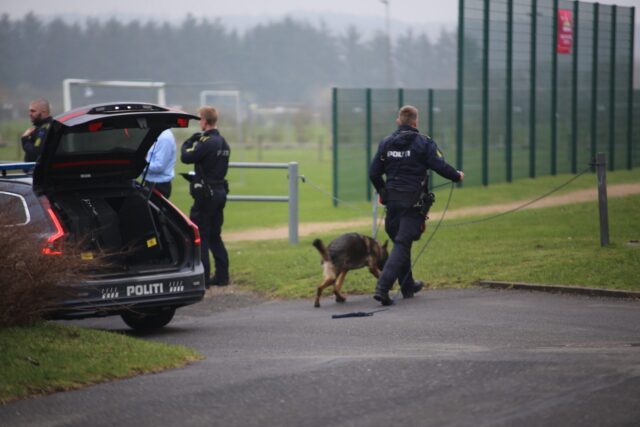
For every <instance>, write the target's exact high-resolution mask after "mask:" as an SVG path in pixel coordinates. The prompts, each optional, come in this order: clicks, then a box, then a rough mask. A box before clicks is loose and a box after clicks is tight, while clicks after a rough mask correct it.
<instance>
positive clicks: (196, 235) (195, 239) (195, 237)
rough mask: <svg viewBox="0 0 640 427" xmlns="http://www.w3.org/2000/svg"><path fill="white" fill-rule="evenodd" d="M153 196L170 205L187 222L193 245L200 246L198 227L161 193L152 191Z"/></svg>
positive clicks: (155, 190)
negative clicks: (191, 232)
mask: <svg viewBox="0 0 640 427" xmlns="http://www.w3.org/2000/svg"><path fill="white" fill-rule="evenodd" d="M153 192H154V194H156V195H158V196H159V197H162V198H163V199H164V200H165V201H166V202H167V203H169V205H171V207H172V208H173V209H174V210H175V211H176V212H178V213H179V214H180V216H182V218H183V219H184V220H185V221H186V222H187V224H189V226H190V227H191V230H192V231H193V244H194V245H196V246H200V229H198V226H197V225H195V224H194V223H193V221H191V220H190V219H189V217H188V216H186V215H185V214H184V213H182V211H181V210H180V209H178V207H177V206H176V205H174V204H173V203H171V201H170V200H169V199H167V198H165V197H164V196H163V195H162V193H160V192H159V191H158V190H157V189H155V188H154V189H153Z"/></svg>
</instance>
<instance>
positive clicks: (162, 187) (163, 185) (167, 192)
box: [144, 181, 171, 199]
mask: <svg viewBox="0 0 640 427" xmlns="http://www.w3.org/2000/svg"><path fill="white" fill-rule="evenodd" d="M144 184H145V185H146V186H147V187H149V188H151V187H153V188H155V189H156V190H158V191H159V192H160V194H162V195H163V196H164V197H166V198H167V199H168V198H169V197H170V196H171V181H167V182H151V181H145V183H144Z"/></svg>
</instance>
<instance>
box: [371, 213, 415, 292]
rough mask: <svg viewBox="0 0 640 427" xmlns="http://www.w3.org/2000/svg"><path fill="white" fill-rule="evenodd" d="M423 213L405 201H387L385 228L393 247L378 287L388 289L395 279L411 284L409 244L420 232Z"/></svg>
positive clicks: (407, 284) (402, 284)
mask: <svg viewBox="0 0 640 427" xmlns="http://www.w3.org/2000/svg"><path fill="white" fill-rule="evenodd" d="M423 223H424V215H422V214H420V210H419V208H414V207H410V206H409V207H407V205H406V203H398V202H388V203H387V216H386V218H385V224H384V226H385V230H386V232H387V234H388V235H389V237H390V238H391V240H392V241H393V249H392V250H391V254H389V259H388V260H387V263H386V264H385V266H384V267H385V268H384V269H383V271H382V275H381V276H380V278H379V279H378V285H377V286H378V288H379V289H381V290H387V291H388V290H390V289H391V287H392V286H393V284H394V283H395V281H396V280H398V281H399V283H400V286H401V287H403V288H404V287H406V286H413V284H414V280H413V275H412V273H411V245H412V244H413V242H414V240H418V239H419V238H420V235H421V233H422V231H421V229H422V224H423Z"/></svg>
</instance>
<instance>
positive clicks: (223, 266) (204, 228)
mask: <svg viewBox="0 0 640 427" xmlns="http://www.w3.org/2000/svg"><path fill="white" fill-rule="evenodd" d="M226 203H227V193H226V192H225V189H224V186H223V185H215V186H214V192H213V197H211V198H195V199H194V200H193V206H192V207H191V213H190V215H189V217H190V218H191V220H192V221H193V222H194V223H195V224H196V225H197V226H198V228H199V229H200V237H201V243H200V251H201V258H202V264H203V266H204V274H205V276H204V277H205V279H206V280H209V277H210V272H211V264H210V262H209V250H211V252H212V253H213V260H214V262H215V272H216V274H215V277H214V280H219V281H221V282H226V281H228V280H229V255H228V254H227V249H226V248H225V246H224V242H223V241H222V237H221V234H222V224H223V223H224V207H225V205H226Z"/></svg>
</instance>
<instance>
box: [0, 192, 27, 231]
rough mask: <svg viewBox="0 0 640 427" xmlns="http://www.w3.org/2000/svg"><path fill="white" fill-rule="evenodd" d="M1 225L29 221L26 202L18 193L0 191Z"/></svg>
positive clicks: (21, 223)
mask: <svg viewBox="0 0 640 427" xmlns="http://www.w3.org/2000/svg"><path fill="white" fill-rule="evenodd" d="M0 206H1V207H2V221H1V223H2V225H24V224H27V223H28V222H29V211H28V208H27V203H26V201H25V200H24V198H23V197H22V196H21V195H19V194H14V193H8V192H6V191H0Z"/></svg>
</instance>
